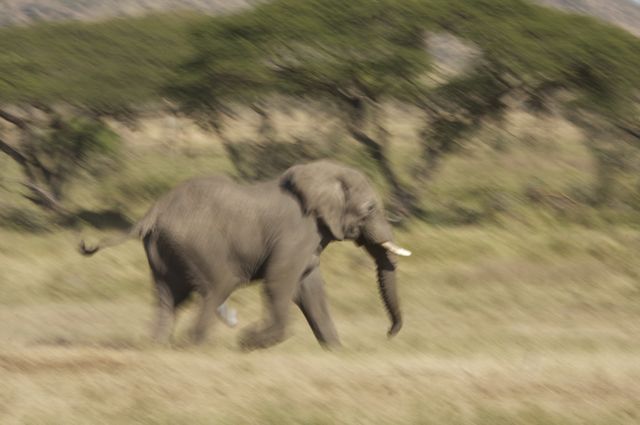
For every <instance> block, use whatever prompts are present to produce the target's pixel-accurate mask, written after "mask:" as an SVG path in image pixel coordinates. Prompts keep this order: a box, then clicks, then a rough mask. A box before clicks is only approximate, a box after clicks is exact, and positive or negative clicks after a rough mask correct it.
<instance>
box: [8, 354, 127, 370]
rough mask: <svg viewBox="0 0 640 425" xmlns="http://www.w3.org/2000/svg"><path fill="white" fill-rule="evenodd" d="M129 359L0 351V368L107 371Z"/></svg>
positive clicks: (95, 355)
mask: <svg viewBox="0 0 640 425" xmlns="http://www.w3.org/2000/svg"><path fill="white" fill-rule="evenodd" d="M132 365H133V363H132V361H131V360H130V359H124V358H115V357H113V356H110V355H107V354H99V353H91V352H88V353H79V354H78V353H66V354H65V353H61V352H56V353H55V354H49V355H47V354H46V353H43V354H38V355H25V354H24V353H15V354H13V353H0V369H1V370H5V371H9V372H19V373H38V372H50V371H71V372H84V371H96V370H97V371H109V372H112V371H114V370H118V369H123V368H128V367H131V366H132Z"/></svg>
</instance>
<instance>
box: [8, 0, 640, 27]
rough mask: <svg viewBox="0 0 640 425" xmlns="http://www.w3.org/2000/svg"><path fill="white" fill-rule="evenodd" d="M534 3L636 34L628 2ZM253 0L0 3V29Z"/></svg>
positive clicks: (635, 12) (210, 9) (637, 19)
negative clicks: (584, 15) (2, 27)
mask: <svg viewBox="0 0 640 425" xmlns="http://www.w3.org/2000/svg"><path fill="white" fill-rule="evenodd" d="M535 1H537V2H538V3H541V4H544V5H548V6H553V7H558V8H561V9H565V10H570V11H573V12H578V13H584V14H587V15H592V16H596V17H599V18H601V19H604V20H606V21H609V22H612V23H614V24H617V25H620V26H621V27H623V28H626V29H627V30H629V31H631V32H632V33H634V34H636V35H640V4H634V3H633V2H632V1H631V0H607V1H601V0H535ZM255 2H256V0H104V1H102V0H81V1H73V2H71V1H66V0H0V10H2V13H1V14H0V26H7V25H16V24H29V23H33V22H36V21H43V20H45V21H49V20H69V19H78V20H99V19H104V18H109V17H114V16H140V15H144V14H148V13H153V12H160V11H167V10H198V11H203V12H207V13H224V12H228V11H231V10H236V9H239V8H242V7H246V6H249V5H250V4H252V3H255Z"/></svg>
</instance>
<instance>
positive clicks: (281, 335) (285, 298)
mask: <svg viewBox="0 0 640 425" xmlns="http://www.w3.org/2000/svg"><path fill="white" fill-rule="evenodd" d="M299 276H300V273H295V272H294V273H292V272H288V273H286V274H284V275H279V276H278V278H275V277H274V276H273V275H272V276H271V277H267V278H266V279H265V283H264V285H265V286H264V288H265V290H264V298H265V312H266V313H267V320H266V321H265V323H264V324H262V325H253V326H250V327H249V328H247V329H245V330H244V331H243V332H242V334H241V336H240V347H241V348H242V349H244V350H255V349H258V348H268V347H271V346H273V345H275V344H277V343H279V342H282V341H283V340H284V339H285V337H286V328H287V323H288V320H289V308H290V307H291V301H292V300H293V296H294V294H295V290H296V286H297V283H298V281H299Z"/></svg>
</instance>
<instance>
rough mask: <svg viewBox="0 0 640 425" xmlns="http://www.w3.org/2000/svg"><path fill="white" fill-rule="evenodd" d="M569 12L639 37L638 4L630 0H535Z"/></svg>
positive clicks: (639, 15) (639, 18) (639, 6)
mask: <svg viewBox="0 0 640 425" xmlns="http://www.w3.org/2000/svg"><path fill="white" fill-rule="evenodd" d="M537 1H538V3H541V4H544V5H548V6H554V7H559V8H561V9H564V10H568V11H571V12H577V13H583V14H586V15H593V16H596V17H598V18H601V19H604V20H605V21H609V22H612V23H614V24H616V25H619V26H621V27H623V28H625V29H626V30H628V31H630V32H632V33H634V34H636V35H640V4H638V3H633V2H631V0H607V1H602V0H537Z"/></svg>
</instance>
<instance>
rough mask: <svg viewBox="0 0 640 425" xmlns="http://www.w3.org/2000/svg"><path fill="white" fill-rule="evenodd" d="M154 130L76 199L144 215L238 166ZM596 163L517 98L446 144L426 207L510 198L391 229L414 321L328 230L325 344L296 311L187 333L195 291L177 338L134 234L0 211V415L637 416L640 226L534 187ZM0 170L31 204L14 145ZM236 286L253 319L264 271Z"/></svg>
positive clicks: (496, 420)
mask: <svg viewBox="0 0 640 425" xmlns="http://www.w3.org/2000/svg"><path fill="white" fill-rule="evenodd" d="M393 117H394V116H392V118H393ZM389 121H390V123H391V124H390V132H391V133H392V143H394V145H393V146H394V147H395V149H394V150H393V152H394V157H393V161H394V162H395V163H396V164H399V163H402V162H406V161H410V160H411V158H412V155H414V154H413V152H414V149H416V147H415V146H413V145H412V144H411V140H412V137H410V133H411V131H412V130H411V129H412V126H411V125H410V121H408V120H407V119H406V115H405V120H404V121H402V120H395V119H390V120H389ZM147 124H148V123H147ZM147 124H143V125H142V126H141V127H140V128H143V129H144V128H145V125H147ZM293 124H294V123H292V122H291V119H290V118H288V119H287V118H286V117H283V118H282V122H281V123H280V125H288V126H289V127H288V128H289V130H290V129H291V128H294V127H295V126H294V125H293ZM234 128H242V125H241V123H240V124H239V123H236V125H235V127H234ZM157 133H158V132H155V133H154V132H151V131H150V130H149V128H147V129H146V130H145V134H146V136H147V138H148V139H153V137H151V136H149V134H152V135H153V134H157ZM143 136H145V135H143V134H131V135H129V137H130V140H128V141H127V154H128V155H127V158H128V159H127V160H126V162H125V164H124V165H123V168H122V169H121V170H120V171H119V172H118V173H116V174H115V175H113V176H109V177H98V178H95V177H94V178H91V176H84V178H83V179H82V180H81V181H80V182H79V183H78V184H77V187H75V188H74V191H73V196H74V201H75V202H77V203H78V204H86V205H88V206H89V207H98V206H100V205H104V204H108V203H110V202H114V203H120V204H121V205H124V206H127V207H128V210H127V211H129V212H130V213H131V214H132V215H135V214H137V213H139V212H141V211H142V210H143V209H144V208H145V206H146V205H148V203H149V202H150V201H151V199H152V198H153V196H155V194H157V193H159V192H161V191H162V190H164V189H165V188H166V187H168V186H170V185H171V184H172V183H173V182H175V181H177V180H180V179H183V178H185V177H187V176H189V175H193V174H201V173H203V172H205V171H210V170H219V171H223V172H231V173H232V172H233V167H232V166H231V165H230V164H229V163H228V161H227V160H226V158H225V156H224V151H223V150H222V149H221V148H220V147H219V146H218V145H217V144H216V142H215V140H213V139H212V140H211V142H210V143H209V144H207V143H201V144H191V145H188V144H186V145H183V144H180V143H178V144H171V148H170V149H167V148H166V147H165V148H162V147H159V146H158V145H157V144H155V143H149V144H145V143H137V144H136V143H134V142H133V140H138V141H139V140H143V139H144V137H143ZM165 137H168V138H170V134H169V135H167V136H165ZM185 137H187V138H188V137H189V135H186V136H185ZM549 158H553V160H550V159H549ZM488 165H490V166H488ZM592 167H593V166H592V164H591V161H590V156H589V154H588V152H587V151H586V150H585V148H584V146H583V145H582V142H581V135H580V133H579V132H578V131H577V130H576V129H575V128H573V127H571V126H570V125H568V124H566V123H564V122H562V121H558V120H555V119H550V120H541V119H537V118H533V117H530V116H526V115H522V114H515V115H513V116H512V117H511V118H510V121H509V125H508V126H506V127H505V128H504V129H502V130H500V131H498V130H495V129H494V130H491V131H489V130H487V132H485V133H483V134H482V135H481V136H479V137H478V139H477V140H474V141H473V142H472V143H469V144H468V145H466V146H465V147H464V150H463V151H462V152H460V153H458V154H456V155H452V156H451V157H449V158H448V159H447V160H446V161H445V163H444V164H443V168H442V170H440V173H439V174H438V177H437V179H436V180H435V181H434V182H433V183H432V184H430V185H429V186H428V187H425V188H424V191H425V193H426V194H428V195H429V196H426V197H425V205H426V206H428V207H429V208H430V209H431V210H433V211H436V212H437V211H438V210H442V211H448V210H447V208H448V206H450V204H451V203H452V202H454V203H457V204H459V205H461V206H464V207H466V208H467V209H474V208H480V207H479V206H482V205H483V202H484V201H483V199H484V198H483V197H482V196H484V195H483V194H487V193H490V194H499V195H501V196H502V198H504V199H505V201H504V202H505V203H506V205H507V206H506V207H504V208H502V209H500V210H499V211H498V212H497V213H496V214H497V216H496V217H492V218H487V219H485V220H481V221H479V222H478V223H477V224H473V225H464V226H460V225H455V226H454V225H451V220H449V221H447V220H445V219H442V220H440V221H438V220H436V219H435V218H437V214H435V213H434V214H435V215H434V216H433V217H432V218H434V219H433V220H430V221H429V222H412V223H410V224H409V225H408V226H407V227H405V228H403V229H399V230H398V239H399V241H400V242H401V243H402V245H405V246H407V247H409V248H410V249H412V250H413V252H414V255H413V256H412V257H410V258H408V259H406V260H403V261H402V262H401V264H400V272H399V273H400V275H399V284H400V289H399V290H400V295H401V300H402V307H403V311H404V315H405V325H404V328H403V330H402V331H401V332H400V334H399V335H398V336H397V337H396V338H395V339H393V340H387V339H386V337H385V332H386V328H387V326H388V320H387V318H386V316H385V313H384V309H383V307H382V303H381V302H380V300H379V297H378V294H377V290H376V285H375V281H374V269H373V264H372V263H371V261H370V260H369V259H368V258H367V256H366V255H365V254H364V253H363V252H361V251H359V250H358V249H357V248H356V247H354V246H352V245H350V244H348V243H343V244H335V245H332V246H330V247H329V249H328V251H327V252H326V254H325V255H324V256H323V264H322V269H323V273H324V275H325V278H326V280H327V282H328V296H329V298H330V304H331V307H332V311H333V315H334V319H335V322H336V325H337V327H338V330H339V332H340V335H341V337H342V340H343V343H344V348H343V349H342V350H341V351H338V352H332V353H329V352H325V351H323V350H322V349H321V348H320V347H319V346H318V345H317V343H316V342H315V340H314V338H313V335H312V334H311V331H310V330H309V328H308V326H307V325H306V323H305V322H304V319H303V317H302V315H301V314H300V313H299V312H297V311H296V312H295V314H293V323H292V326H291V334H292V336H291V337H290V338H289V339H288V340H287V341H286V342H284V343H283V344H281V345H279V346H277V347H274V348H272V349H269V350H266V351H259V352H253V353H248V354H247V353H242V352H239V351H238V349H237V346H236V342H235V338H236V334H237V330H235V329H228V328H225V327H223V326H219V327H218V328H217V329H216V335H215V338H214V340H213V341H212V342H211V343H209V344H208V345H206V346H204V347H197V348H196V347H192V346H190V345H188V344H187V343H186V338H185V335H186V330H187V327H188V326H189V325H190V321H191V319H192V317H191V316H192V312H193V310H192V309H191V306H187V308H186V309H185V311H183V312H182V313H181V315H180V319H179V322H178V326H177V329H176V338H175V341H174V343H173V346H172V347H155V346H153V345H151V344H150V343H149V342H148V328H149V325H150V321H151V316H152V307H153V299H152V292H151V283H150V278H149V275H148V268H147V265H146V260H145V258H144V253H143V250H142V247H141V245H140V244H139V243H137V242H129V243H127V244H125V245H122V246H120V247H118V248H113V249H111V250H109V251H105V252H104V253H101V254H100V255H98V256H96V257H94V258H91V259H87V258H83V257H81V256H80V255H78V254H77V253H76V252H75V246H76V243H77V241H78V239H79V238H80V236H81V235H80V229H78V230H69V229H54V230H53V231H51V232H44V233H29V232H25V231H24V230H18V229H19V228H18V227H16V228H8V227H6V226H5V227H3V228H0V270H1V272H0V288H1V290H0V323H1V324H2V326H0V341H2V345H1V346H0V423H2V424H60V423H65V424H74V423H77V424H85V423H118V424H182V423H184V424H187V423H189V424H199V423H202V424H211V423H215V424H300V423H305V424H307V423H308V424H335V423H344V424H461V425H462V424H465V425H467V424H474V425H475V424H483V425H494V424H523V425H530V424H535V425H551V424H602V425H604V424H606V425H609V424H635V423H638V420H640V405H638V403H637V400H639V399H640V361H639V360H640V338H639V335H640V327H639V326H638V323H640V283H639V276H640V264H638V262H637V252H638V250H639V249H640V231H639V230H638V229H637V227H634V226H631V225H624V224H620V223H617V224H610V223H607V222H606V221H598V220H586V221H585V223H586V224H576V222H570V221H569V220H565V219H563V216H562V215H560V216H559V215H557V211H555V210H553V209H548V208H543V207H541V206H539V205H533V204H531V203H527V201H526V197H525V196H524V195H523V193H524V192H525V190H526V188H527V187H528V186H529V185H531V184H532V182H537V183H536V184H537V185H539V186H541V187H544V188H546V189H548V190H549V191H554V192H556V193H565V192H570V191H571V190H575V189H576V188H583V189H585V188H588V187H590V185H591V184H592V181H591V180H592V176H593V170H592ZM0 170H2V174H1V175H2V182H3V186H4V188H3V189H2V196H3V199H2V205H0V207H6V206H7V205H8V204H11V205H20V206H22V205H21V204H20V203H19V201H18V198H17V197H15V194H12V190H11V189H14V186H12V184H11V181H12V179H14V178H16V177H17V174H16V173H17V172H18V170H16V169H14V168H12V166H11V165H10V163H9V162H8V161H7V160H6V159H5V158H1V159H0ZM403 178H405V179H408V178H409V176H408V174H407V175H404V176H403ZM16 187H17V186H16ZM127 191H128V192H127ZM502 198H501V199H502ZM132 199H133V200H135V202H133V205H127V201H128V200H132ZM25 208H26V206H25ZM22 211H23V212H24V214H27V211H28V210H27V209H25V210H22ZM565 212H566V211H565ZM571 212H572V211H569V213H571ZM574 213H576V214H583V213H584V211H576V212H574ZM33 214H35V213H33ZM442 214H444V212H443V213H442ZM445 218H446V217H445ZM81 230H82V234H83V235H84V236H87V235H88V236H89V237H90V238H93V237H97V236H98V233H99V232H98V231H96V230H90V229H81ZM230 302H231V304H232V305H233V306H234V307H235V308H237V309H238V310H239V315H240V321H241V323H240V325H241V326H244V325H246V324H248V323H250V322H252V321H253V320H255V319H257V318H258V317H259V316H260V311H261V305H260V294H259V287H250V288H247V289H243V290H240V291H238V292H236V293H235V294H233V296H232V298H231V301H230ZM293 308H294V307H293V305H292V309H293Z"/></svg>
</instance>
